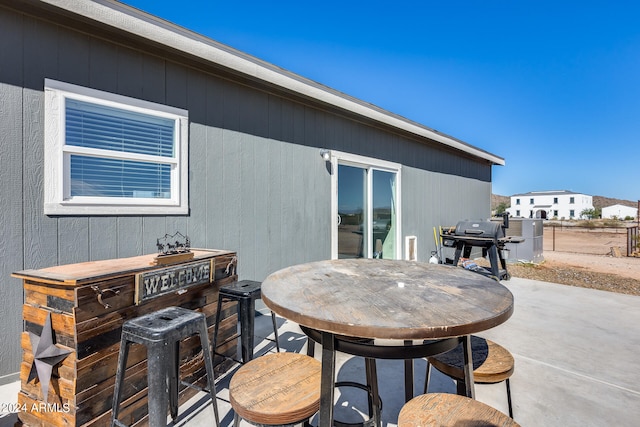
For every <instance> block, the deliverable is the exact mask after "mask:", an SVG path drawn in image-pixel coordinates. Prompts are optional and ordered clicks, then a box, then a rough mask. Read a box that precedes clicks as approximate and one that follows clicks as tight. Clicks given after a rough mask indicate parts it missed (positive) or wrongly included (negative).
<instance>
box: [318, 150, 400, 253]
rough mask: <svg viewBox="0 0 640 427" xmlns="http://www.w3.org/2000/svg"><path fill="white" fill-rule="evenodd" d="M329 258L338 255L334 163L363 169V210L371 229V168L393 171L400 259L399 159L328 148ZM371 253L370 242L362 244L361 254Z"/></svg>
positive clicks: (336, 180)
mask: <svg viewBox="0 0 640 427" xmlns="http://www.w3.org/2000/svg"><path fill="white" fill-rule="evenodd" d="M329 161H330V162H331V171H332V172H331V217H332V220H331V259H337V258H338V165H347V166H354V167H358V168H363V169H366V170H367V172H368V173H367V184H366V192H367V194H366V205H367V213H366V215H365V218H366V224H365V225H366V230H367V232H369V231H371V230H372V229H373V200H372V199H373V191H372V188H373V173H372V171H373V170H380V171H385V172H392V173H395V179H396V180H395V187H396V188H395V193H396V194H395V206H396V211H395V215H396V222H397V224H396V227H395V236H394V238H395V244H394V247H395V254H394V258H395V259H402V241H401V240H402V165H401V164H400V163H394V162H389V161H386V160H380V159H375V158H372V157H365V156H359V155H357V154H350V153H343V152H340V151H334V150H331V158H330V160H329ZM372 257H373V244H372V243H371V242H370V243H369V244H368V245H367V247H366V253H365V258H372Z"/></svg>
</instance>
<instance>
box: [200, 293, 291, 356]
mask: <svg viewBox="0 0 640 427" xmlns="http://www.w3.org/2000/svg"><path fill="white" fill-rule="evenodd" d="M261 286H262V283H260V282H256V281H254V280H241V281H239V282H235V283H231V284H230V285H226V286H222V287H221V288H220V292H219V294H218V312H217V313H216V323H215V326H214V331H213V353H214V354H215V353H216V349H217V348H218V329H219V327H220V315H221V312H222V303H223V302H224V301H237V302H238V321H239V322H240V346H241V355H242V363H247V362H248V361H250V360H251V359H253V333H254V325H255V311H256V305H255V302H256V300H257V299H260V297H261V294H262V293H261V290H260V288H261ZM271 323H272V324H273V333H274V335H275V340H274V341H275V344H276V349H277V350H278V352H279V351H280V344H279V343H278V325H277V324H276V315H275V313H274V312H273V311H272V312H271Z"/></svg>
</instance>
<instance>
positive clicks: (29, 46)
mask: <svg viewBox="0 0 640 427" xmlns="http://www.w3.org/2000/svg"><path fill="white" fill-rule="evenodd" d="M27 3H30V2H24V5H23V3H22V2H0V36H1V37H0V47H1V52H2V58H3V59H2V67H0V99H2V100H3V102H2V105H1V106H0V108H1V109H2V113H3V114H2V117H3V120H2V123H0V130H2V132H0V138H2V144H0V154H2V156H0V159H1V162H2V164H1V165H0V173H1V174H2V177H3V178H5V179H3V186H2V189H0V195H2V201H3V206H2V214H1V215H2V218H3V221H2V222H1V223H0V227H1V229H2V232H3V239H2V240H3V243H2V244H3V245H5V248H6V249H5V250H4V251H2V252H0V254H1V255H0V256H2V257H3V262H2V263H1V264H0V277H2V280H3V286H2V287H0V292H2V296H3V297H4V298H3V301H7V303H3V304H0V307H1V308H0V313H1V314H3V319H6V327H5V328H4V331H5V332H3V333H2V337H3V338H6V339H5V341H7V343H8V344H7V346H3V348H2V349H0V355H1V356H2V360H3V363H2V366H0V382H8V381H10V380H12V379H15V378H17V375H16V372H18V371H19V369H20V363H21V357H20V348H19V347H20V346H19V339H18V338H17V337H19V336H20V333H21V331H22V323H21V321H20V319H21V313H20V310H19V308H18V307H19V306H20V305H21V304H22V303H23V301H22V288H21V283H20V282H19V281H18V280H16V279H11V278H10V274H11V273H12V272H14V271H18V270H23V269H32V268H35V269H37V268H43V267H47V266H51V265H61V264H66V263H71V262H82V261H90V260H101V259H113V258H123V257H131V256H137V255H142V254H145V253H150V252H154V251H155V246H154V245H155V241H156V238H157V237H161V236H163V235H164V234H165V233H171V234H173V233H175V232H176V231H180V232H181V233H183V234H186V235H188V236H189V237H190V238H191V241H192V246H193V247H205V248H206V247H224V248H228V249H230V250H234V251H237V253H238V258H239V259H240V260H241V265H240V266H239V270H238V271H239V274H240V278H241V279H251V280H262V279H264V278H265V277H266V276H267V275H269V274H270V273H272V272H273V271H276V270H278V269H280V268H283V267H286V266H289V265H293V264H298V263H302V262H307V261H315V260H320V259H326V258H329V257H330V256H331V233H330V229H331V211H330V205H331V177H330V174H329V171H328V170H327V168H326V166H325V163H324V162H323V161H322V160H321V159H320V157H319V149H320V148H326V149H332V150H339V151H343V152H348V153H353V154H358V155H362V156H368V157H373V158H378V159H382V160H387V161H392V162H396V163H400V164H402V165H403V181H402V182H403V190H402V191H403V193H402V201H403V203H404V204H405V206H403V224H402V227H403V231H404V234H409V233H411V234H415V235H418V236H420V239H419V243H418V244H419V247H420V248H424V249H420V250H419V257H420V260H426V259H427V258H428V251H426V246H425V244H426V242H427V241H429V242H431V241H432V240H433V238H432V237H430V236H431V235H430V233H431V232H432V231H431V227H432V226H433V225H437V224H440V223H442V221H444V220H447V221H450V220H453V218H454V217H455V218H458V217H461V216H464V217H467V216H469V217H472V216H478V215H480V213H482V216H486V215H487V214H488V212H489V209H490V200H489V197H488V196H487V197H486V200H484V199H482V197H484V196H485V195H488V194H490V189H491V164H490V163H489V162H488V161H485V160H481V159H478V158H474V157H472V156H470V155H466V154H464V153H462V152H458V151H456V150H453V149H451V148H444V147H443V146H442V144H439V143H436V142H433V141H428V140H425V139H424V138H419V137H416V136H415V135H411V134H408V133H407V132H403V131H399V130H397V129H393V128H390V127H389V126H386V125H382V124H380V123H375V122H372V121H371V120H369V119H365V118H362V117H359V116H355V115H354V114H353V113H345V112H343V111H340V110H338V109H337V108H336V107H327V106H325V105H321V104H319V102H317V101H309V100H307V99H305V98H303V97H302V96H300V95H298V94H295V93H290V92H287V91H283V90H280V89H278V88H275V87H270V86H267V85H265V84H263V83H260V82H255V81H251V80H250V79H249V78H247V77H246V76H237V75H232V74H230V73H229V72H228V70H223V69H220V68H218V67H216V66H215V64H206V63H204V62H203V61H194V60H190V59H189V58H185V57H184V56H180V55H179V54H176V52H173V51H162V50H161V48H160V47H159V46H157V45H146V44H144V41H143V40H141V39H137V40H133V39H128V38H126V37H125V36H124V35H123V34H120V33H118V32H115V31H114V30H109V29H106V28H105V27H104V26H101V25H100V24H96V26H95V28H94V27H93V26H90V25H89V24H87V23H86V22H80V21H74V19H73V17H70V16H59V15H56V14H55V13H54V12H52V11H51V10H46V11H45V10H38V9H37V7H38V6H34V5H33V4H31V6H32V8H30V9H29V10H27V8H28V6H27V5H26V4H27ZM7 4H9V6H7ZM20 8H24V9H25V10H24V11H22V10H19V9H20ZM38 13H41V14H42V15H43V17H42V18H39V17H36V15H37V14H38ZM57 20H64V24H59V25H57V24H56V23H55V22H56V21H57ZM74 28H77V29H74ZM109 31H114V32H113V33H112V34H111V33H109ZM45 78H50V79H55V80H59V81H64V82H68V83H71V84H77V85H83V86H87V87H89V88H93V89H97V90H103V91H108V92H112V93H116V94H120V95H125V96H131V97H135V98H138V99H142V100H148V101H153V102H159V103H163V104H167V105H171V106H175V107H179V108H183V109H186V110H188V111H189V208H190V213H189V214H188V215H183V216H180V215H176V216H154V215H147V216H122V217H117V216H104V217H100V216H91V217H55V216H45V215H44V214H43V205H42V201H43V181H44V179H43V167H44V165H43V161H44V150H43V141H44V139H43V138H44V93H43V86H44V80H45ZM436 183H437V185H436ZM452 195H454V198H455V200H456V201H454V202H453V203H452V204H451V206H450V205H449V201H450V200H451V199H452V197H451V196H452ZM410 206H415V209H417V210H418V211H416V212H408V211H409V210H410V209H412V210H413V208H410ZM444 212H448V213H446V214H445V213H444ZM485 212H486V213H485ZM4 219H6V220H7V221H4ZM422 236H425V237H424V238H423V237H422ZM7 376H8V377H7ZM5 377H6V378H7V379H6V380H4V378H5Z"/></svg>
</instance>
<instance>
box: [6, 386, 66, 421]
mask: <svg viewBox="0 0 640 427" xmlns="http://www.w3.org/2000/svg"><path fill="white" fill-rule="evenodd" d="M18 404H19V405H20V406H21V407H25V408H27V411H25V412H21V413H20V417H22V420H23V422H24V424H26V425H28V426H30V427H31V426H36V427H54V426H61V425H64V426H73V425H75V424H74V418H75V411H74V410H73V407H72V406H70V407H69V408H70V410H68V411H67V410H64V408H59V409H60V410H56V409H57V408H55V407H52V408H47V407H46V404H44V403H43V402H42V401H40V400H36V399H33V398H32V397H30V396H29V395H27V394H26V393H22V392H20V393H18ZM43 405H44V406H43Z"/></svg>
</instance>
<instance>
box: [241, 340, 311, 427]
mask: <svg viewBox="0 0 640 427" xmlns="http://www.w3.org/2000/svg"><path fill="white" fill-rule="evenodd" d="M320 375H321V364H320V362H319V361H318V360H316V359H314V358H312V357H309V356H306V355H304V354H299V353H287V352H284V353H271V354H267V355H264V356H260V357H257V358H255V359H253V360H251V361H250V362H248V363H245V364H244V365H243V366H241V367H240V369H238V371H237V372H236V373H235V374H234V375H233V377H232V378H231V383H230V384H229V400H230V402H231V407H232V408H233V410H234V411H235V417H234V426H236V427H237V426H238V425H239V424H240V419H241V418H242V419H244V420H245V421H248V422H250V423H251V424H254V425H258V426H262V425H269V426H276V425H277V426H286V425H292V424H298V423H305V424H307V423H308V420H309V418H310V417H311V416H313V415H314V414H315V413H316V412H318V410H319V409H320Z"/></svg>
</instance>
